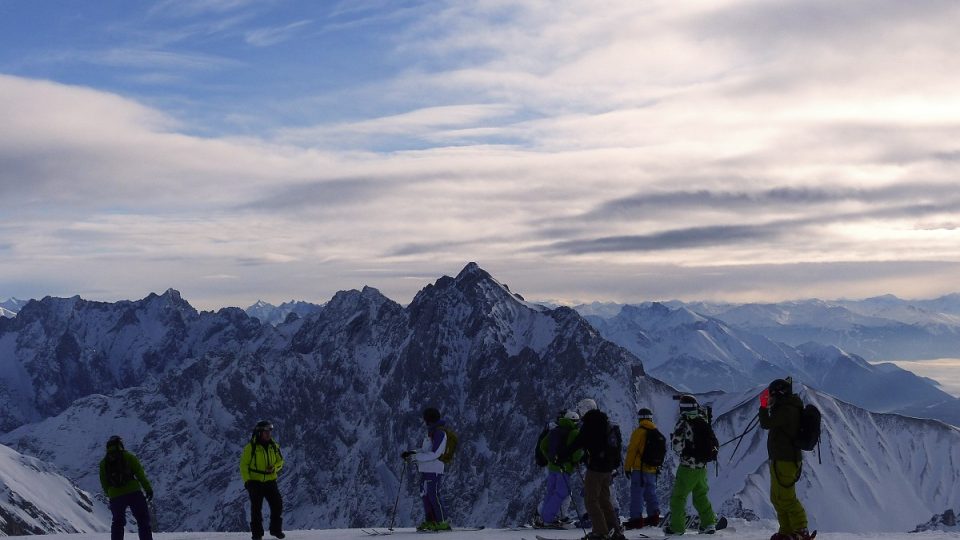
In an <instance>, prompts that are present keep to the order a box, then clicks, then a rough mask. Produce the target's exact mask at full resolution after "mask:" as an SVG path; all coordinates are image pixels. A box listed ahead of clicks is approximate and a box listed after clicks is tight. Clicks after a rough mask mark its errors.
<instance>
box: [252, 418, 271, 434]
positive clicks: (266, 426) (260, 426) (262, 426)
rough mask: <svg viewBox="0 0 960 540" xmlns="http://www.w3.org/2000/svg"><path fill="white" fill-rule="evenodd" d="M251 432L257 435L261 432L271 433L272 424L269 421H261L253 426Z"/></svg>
mask: <svg viewBox="0 0 960 540" xmlns="http://www.w3.org/2000/svg"><path fill="white" fill-rule="evenodd" d="M253 431H255V432H257V433H260V432H261V431H273V424H272V423H271V422H270V421H269V420H261V421H259V422H257V425H256V426H254V428H253Z"/></svg>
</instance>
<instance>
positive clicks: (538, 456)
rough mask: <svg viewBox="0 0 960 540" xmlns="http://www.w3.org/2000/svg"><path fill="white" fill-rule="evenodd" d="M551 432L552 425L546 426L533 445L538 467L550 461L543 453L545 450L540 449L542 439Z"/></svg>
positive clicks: (534, 457) (544, 465)
mask: <svg viewBox="0 0 960 540" xmlns="http://www.w3.org/2000/svg"><path fill="white" fill-rule="evenodd" d="M549 433H550V426H549V425H548V426H546V427H544V428H543V430H542V431H541V432H540V435H537V443H536V444H535V445H533V459H534V461H535V462H536V464H537V467H546V466H547V463H549V461H548V460H547V456H545V455H543V452H541V451H540V441H542V440H543V438H544V437H546V436H547V435H548V434H549Z"/></svg>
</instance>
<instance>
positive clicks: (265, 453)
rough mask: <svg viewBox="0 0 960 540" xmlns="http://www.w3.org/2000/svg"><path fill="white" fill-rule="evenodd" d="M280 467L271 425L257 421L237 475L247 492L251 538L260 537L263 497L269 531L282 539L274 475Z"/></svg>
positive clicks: (280, 500)
mask: <svg viewBox="0 0 960 540" xmlns="http://www.w3.org/2000/svg"><path fill="white" fill-rule="evenodd" d="M281 469H283V454H281V453H280V445H278V444H277V442H276V441H274V440H273V424H271V423H270V422H268V421H266V420H262V421H260V422H257V425H256V427H254V428H253V435H252V436H251V437H250V442H248V443H247V445H246V446H244V447H243V454H241V455H240V477H241V478H243V487H244V488H246V490H247V494H248V495H250V533H251V535H252V536H253V540H261V539H262V538H263V500H264V499H266V500H267V504H269V505H270V534H271V535H273V536H274V537H276V538H283V537H285V536H286V535H285V534H283V497H281V496H280V489H279V488H278V487H277V475H278V474H280V470H281Z"/></svg>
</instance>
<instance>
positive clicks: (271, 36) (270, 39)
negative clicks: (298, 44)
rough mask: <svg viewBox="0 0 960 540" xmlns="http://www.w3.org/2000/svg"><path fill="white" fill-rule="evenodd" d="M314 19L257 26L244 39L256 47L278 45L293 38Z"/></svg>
mask: <svg viewBox="0 0 960 540" xmlns="http://www.w3.org/2000/svg"><path fill="white" fill-rule="evenodd" d="M312 22H313V21H311V20H309V19H307V20H302V21H297V22H292V23H290V24H286V25H284V26H271V27H267V28H257V29H256V30H250V31H248V32H247V33H246V35H245V36H244V40H245V41H246V42H247V43H248V44H250V45H254V46H256V47H267V46H270V45H276V44H277V43H283V42H284V41H287V40H289V39H292V38H293V37H294V36H295V35H296V34H297V32H299V31H300V29H301V28H303V27H305V26H307V25H308V24H310V23H312Z"/></svg>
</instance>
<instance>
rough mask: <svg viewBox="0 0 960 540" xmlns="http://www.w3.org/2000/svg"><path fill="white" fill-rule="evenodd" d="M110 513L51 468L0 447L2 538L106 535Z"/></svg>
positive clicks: (0, 520)
mask: <svg viewBox="0 0 960 540" xmlns="http://www.w3.org/2000/svg"><path fill="white" fill-rule="evenodd" d="M109 529H110V511H109V510H108V509H107V508H106V506H105V505H104V504H103V503H102V502H100V501H98V500H96V499H94V498H92V497H91V496H90V494H88V493H86V492H84V491H82V490H80V489H79V488H78V487H77V486H76V485H74V484H73V482H71V481H70V480H67V479H66V478H64V477H63V476H62V475H60V474H59V472H58V471H57V470H56V469H55V468H54V467H51V466H50V465H48V464H46V463H44V462H42V461H40V460H39V459H36V458H32V457H27V456H24V455H21V454H19V453H17V452H14V451H13V450H11V449H10V448H7V447H6V446H0V535H4V536H6V535H15V534H46V533H58V532H64V533H75V532H94V531H107V530H109Z"/></svg>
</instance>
